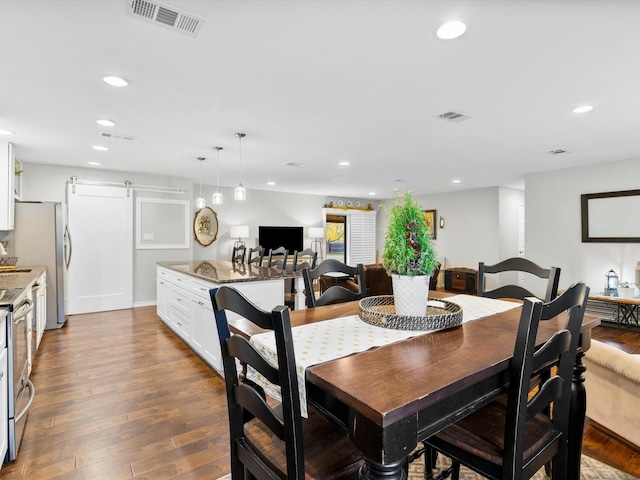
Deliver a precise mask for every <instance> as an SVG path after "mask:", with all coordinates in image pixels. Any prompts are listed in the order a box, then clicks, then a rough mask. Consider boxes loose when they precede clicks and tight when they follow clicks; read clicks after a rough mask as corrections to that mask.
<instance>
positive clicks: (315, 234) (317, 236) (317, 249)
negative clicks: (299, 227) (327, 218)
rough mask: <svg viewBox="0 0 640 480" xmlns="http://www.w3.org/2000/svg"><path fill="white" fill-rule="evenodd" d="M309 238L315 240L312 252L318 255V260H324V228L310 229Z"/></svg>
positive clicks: (312, 243) (312, 244)
mask: <svg viewBox="0 0 640 480" xmlns="http://www.w3.org/2000/svg"><path fill="white" fill-rule="evenodd" d="M309 237H310V238H313V241H312V242H311V250H313V252H314V253H317V254H318V257H317V258H318V259H319V260H322V240H323V239H324V228H322V227H309Z"/></svg>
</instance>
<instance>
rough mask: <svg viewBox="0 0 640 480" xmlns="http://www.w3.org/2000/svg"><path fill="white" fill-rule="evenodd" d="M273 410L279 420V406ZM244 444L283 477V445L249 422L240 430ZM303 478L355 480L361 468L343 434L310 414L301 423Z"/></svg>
mask: <svg viewBox="0 0 640 480" xmlns="http://www.w3.org/2000/svg"><path fill="white" fill-rule="evenodd" d="M273 410H274V411H275V412H276V414H278V415H279V416H280V418H282V414H281V411H282V404H281V403H279V404H277V405H276V406H275V407H273ZM244 433H245V438H246V440H247V442H248V443H249V444H250V445H251V446H252V447H253V448H254V449H256V450H259V451H261V452H263V454H265V456H267V457H268V458H269V460H270V462H269V463H270V465H269V466H270V467H271V468H273V469H274V470H276V471H277V472H279V473H280V474H281V475H282V476H283V477H284V476H285V475H286V473H285V472H286V468H287V456H286V452H285V444H284V442H283V441H282V440H280V439H279V438H278V437H277V436H275V435H274V434H273V433H272V432H271V430H269V429H268V428H266V427H265V426H264V424H263V423H262V422H260V421H258V420H255V419H254V420H250V421H249V422H247V423H246V424H245V426H244ZM302 436H303V445H304V468H305V478H307V479H309V480H311V479H316V478H326V477H328V476H331V478H335V476H336V474H337V476H338V477H340V478H342V477H349V476H350V475H353V477H354V478H357V475H358V470H359V468H360V466H361V465H362V460H361V459H362V454H361V453H360V452H359V451H358V450H357V449H356V448H355V447H354V446H353V443H351V441H350V440H349V437H348V436H347V435H346V433H344V432H341V431H340V430H338V429H336V428H335V427H334V426H333V425H331V424H330V423H329V422H327V421H326V420H325V419H324V418H322V417H321V416H320V415H319V414H318V413H316V412H315V411H314V410H312V409H309V418H305V419H303V421H302Z"/></svg>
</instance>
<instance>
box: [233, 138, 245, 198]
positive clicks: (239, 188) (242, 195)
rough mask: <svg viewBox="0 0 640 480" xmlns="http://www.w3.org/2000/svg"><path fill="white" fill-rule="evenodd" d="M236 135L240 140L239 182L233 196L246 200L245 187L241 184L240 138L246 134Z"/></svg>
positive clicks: (240, 156) (240, 152) (240, 150)
mask: <svg viewBox="0 0 640 480" xmlns="http://www.w3.org/2000/svg"><path fill="white" fill-rule="evenodd" d="M236 137H238V140H239V142H240V149H239V150H238V152H239V158H240V183H239V184H238V186H237V187H236V189H235V190H234V192H233V198H235V199H236V200H246V199H247V189H246V188H244V185H242V138H243V137H246V134H244V133H236Z"/></svg>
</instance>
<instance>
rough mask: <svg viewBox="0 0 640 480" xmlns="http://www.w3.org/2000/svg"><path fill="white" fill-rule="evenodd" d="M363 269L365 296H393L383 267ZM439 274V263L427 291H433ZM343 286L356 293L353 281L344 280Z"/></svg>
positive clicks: (369, 266)
mask: <svg viewBox="0 0 640 480" xmlns="http://www.w3.org/2000/svg"><path fill="white" fill-rule="evenodd" d="M363 269H364V283H365V286H366V287H367V291H366V296H367V297H370V296H372V295H393V287H392V285H391V283H392V282H391V277H390V276H389V275H388V274H387V271H386V270H385V269H384V266H383V265H382V264H381V263H370V264H367V265H363ZM439 273H440V263H438V266H437V267H436V270H435V271H434V272H433V275H431V279H430V280H429V289H430V290H435V289H436V284H437V281H438V274H439ZM344 286H345V287H347V288H348V289H349V290H351V291H353V292H357V291H358V284H357V282H355V281H354V280H351V279H350V280H346V281H345V282H344Z"/></svg>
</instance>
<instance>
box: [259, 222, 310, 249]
mask: <svg viewBox="0 0 640 480" xmlns="http://www.w3.org/2000/svg"><path fill="white" fill-rule="evenodd" d="M302 235H303V234H302V227H262V226H259V227H258V243H259V244H260V245H261V246H262V247H264V251H265V253H268V252H269V250H270V249H272V248H279V247H284V248H286V249H287V250H289V253H290V254H291V255H293V252H294V251H295V250H298V251H301V250H303V248H302Z"/></svg>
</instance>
